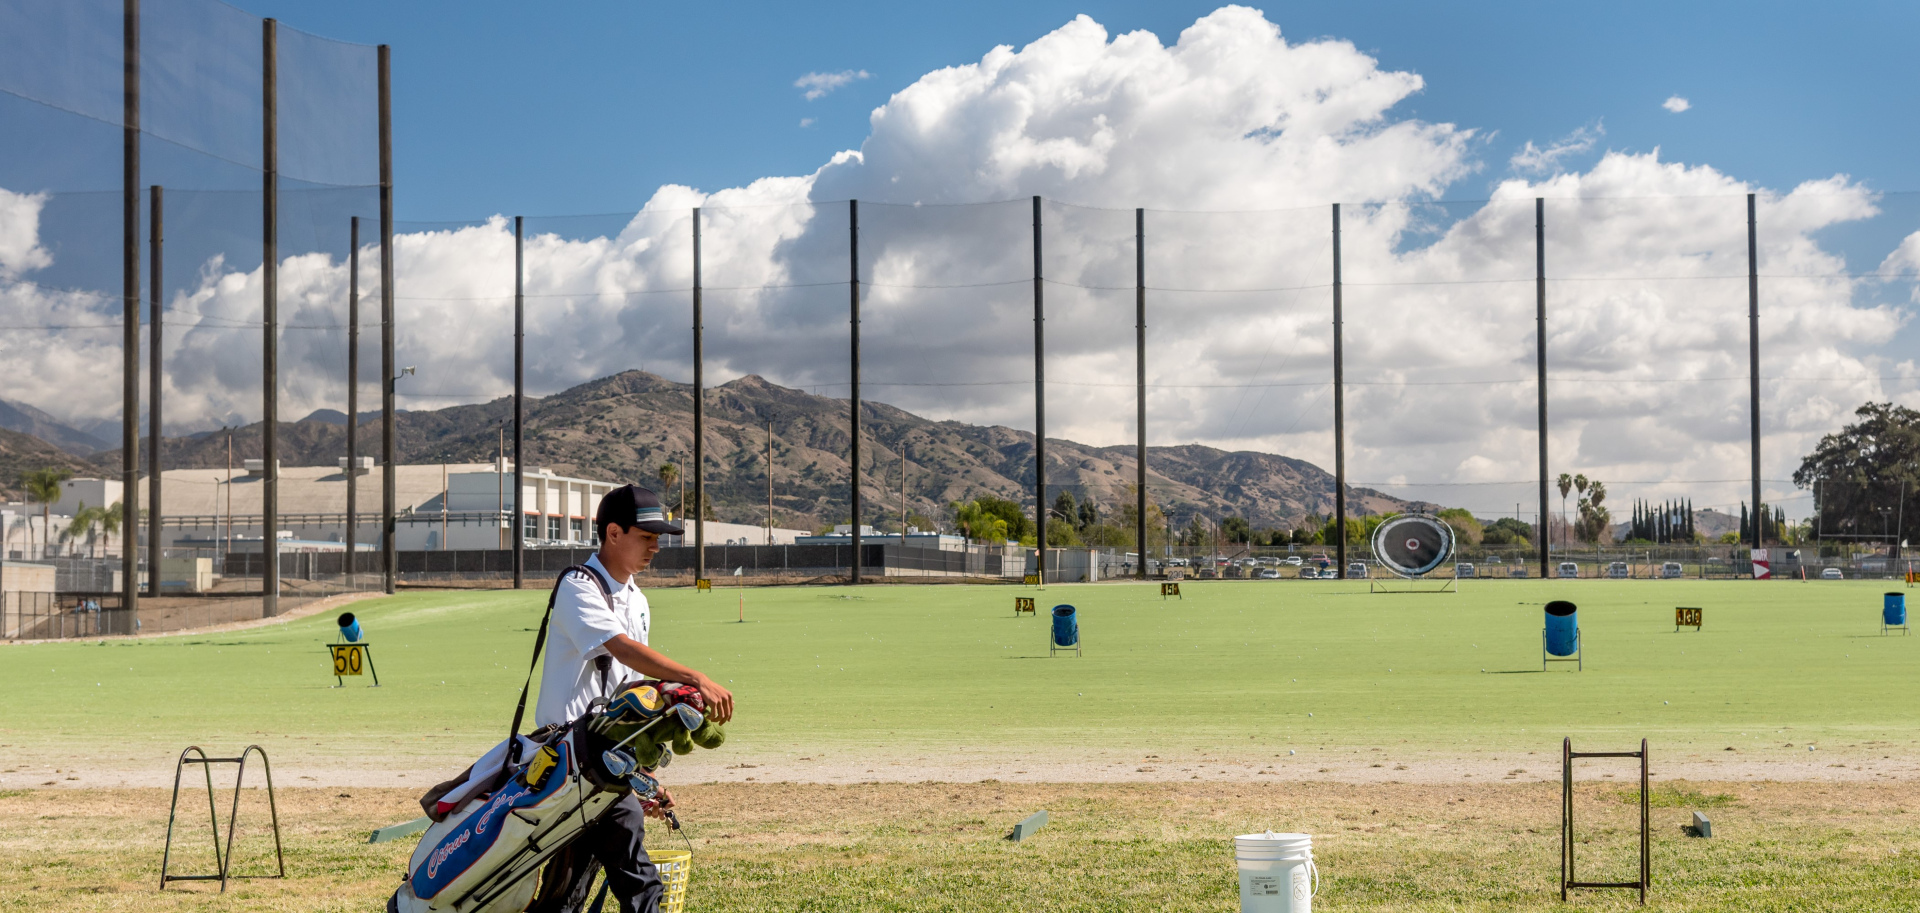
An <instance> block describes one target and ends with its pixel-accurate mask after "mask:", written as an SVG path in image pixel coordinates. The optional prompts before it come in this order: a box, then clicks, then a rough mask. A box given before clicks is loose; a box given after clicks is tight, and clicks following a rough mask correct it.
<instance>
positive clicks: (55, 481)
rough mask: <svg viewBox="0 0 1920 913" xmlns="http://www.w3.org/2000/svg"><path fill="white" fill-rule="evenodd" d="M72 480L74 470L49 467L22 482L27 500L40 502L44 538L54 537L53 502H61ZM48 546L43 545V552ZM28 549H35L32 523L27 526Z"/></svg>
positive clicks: (39, 470) (33, 472) (33, 473)
mask: <svg viewBox="0 0 1920 913" xmlns="http://www.w3.org/2000/svg"><path fill="white" fill-rule="evenodd" d="M71 478H73V472H72V470H67V469H54V468H51V467H49V468H46V469H36V470H34V471H32V472H29V473H27V474H26V476H25V477H24V478H22V479H21V480H20V482H21V484H22V485H24V486H25V487H26V489H27V500H29V501H38V502H40V534H41V536H43V537H47V538H51V537H52V529H53V527H52V523H53V502H55V501H58V500H60V490H61V488H62V487H64V486H65V485H66V483H67V480H68V479H71ZM47 544H48V543H46V542H42V543H41V550H42V551H45V549H46V547H47ZM27 548H28V550H29V551H31V550H32V549H33V524H31V523H29V524H27ZM41 557H45V555H42V556H41Z"/></svg>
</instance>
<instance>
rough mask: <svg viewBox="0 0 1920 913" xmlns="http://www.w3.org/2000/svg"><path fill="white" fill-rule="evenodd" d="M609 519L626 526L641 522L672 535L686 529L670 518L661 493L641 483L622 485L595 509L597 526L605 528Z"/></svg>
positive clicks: (610, 521) (651, 529)
mask: <svg viewBox="0 0 1920 913" xmlns="http://www.w3.org/2000/svg"><path fill="white" fill-rule="evenodd" d="M609 523H618V524H620V527H621V528H622V529H625V528H627V527H633V526H637V527H639V528H641V529H644V530H646V531H647V532H650V533H657V534H661V535H668V536H680V535H685V533H686V531H685V530H683V529H681V528H680V527H679V526H678V525H676V524H675V523H674V522H673V521H672V520H671V519H669V517H668V514H667V509H666V507H665V506H663V505H662V504H661V503H660V496H659V495H657V494H654V493H653V492H652V491H649V490H647V489H645V488H641V487H640V486H638V485H622V486H620V487H619V488H616V489H614V490H612V491H609V492H607V495H606V497H604V498H601V499H600V509H599V510H596V511H594V513H593V528H594V529H595V530H596V531H603V530H605V529H606V528H607V524H609Z"/></svg>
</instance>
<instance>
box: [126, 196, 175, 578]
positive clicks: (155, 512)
mask: <svg viewBox="0 0 1920 913" xmlns="http://www.w3.org/2000/svg"><path fill="white" fill-rule="evenodd" d="M149 192H150V196H149V199H148V203H147V245H148V246H149V247H151V248H152V250H150V251H148V259H149V260H150V261H151V262H150V263H149V264H148V267H147V276H148V279H147V288H148V289H149V291H148V293H147V301H148V310H147V330H148V333H147V349H148V352H147V433H148V434H150V435H152V438H151V439H150V440H151V442H152V446H149V447H148V448H147V595H149V596H158V595H160V520H161V518H162V517H165V516H166V514H164V513H161V512H160V478H161V476H160V444H161V442H162V441H164V440H165V438H164V437H163V436H162V434H161V430H160V429H161V428H162V427H164V425H163V423H162V422H161V420H160V416H161V408H160V406H161V399H162V396H161V392H162V391H161V385H162V383H163V379H164V378H165V376H166V375H165V373H164V371H163V370H162V367H161V352H162V351H163V349H162V341H161V328H162V324H163V320H164V318H163V317H162V315H161V312H162V309H163V306H164V304H165V302H166V296H165V294H164V293H163V292H162V291H161V289H162V288H164V286H163V285H162V281H161V280H162V278H163V276H162V272H163V270H162V266H161V252H162V250H164V248H165V245H166V239H165V237H166V236H165V234H164V233H163V232H162V228H163V227H164V225H165V221H164V217H163V215H162V205H161V204H162V202H163V200H162V198H163V197H164V196H165V193H166V191H164V190H163V189H161V187H160V185H159V184H155V185H153V187H152V188H150V191H149ZM135 500H136V498H135V497H134V496H133V492H131V491H129V492H128V493H127V498H126V500H125V502H123V503H125V504H127V505H128V509H127V511H126V515H125V517H123V518H122V522H125V523H133V522H134V519H133V517H134V514H133V511H132V509H131V508H132V505H133V503H134V502H135Z"/></svg>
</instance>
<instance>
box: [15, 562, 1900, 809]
mask: <svg viewBox="0 0 1920 913" xmlns="http://www.w3.org/2000/svg"><path fill="white" fill-rule="evenodd" d="M1887 586H1888V584H1876V583H1872V582H1867V583H1857V582H1851V581H1848V582H1816V583H1798V582H1794V583H1787V582H1778V583H1755V582H1739V581H1733V582H1700V581H1604V580H1602V581H1574V582H1564V583H1562V582H1518V581H1514V582H1509V581H1487V582H1483V583H1475V582H1468V583H1467V584H1466V585H1465V586H1464V587H1463V591H1462V592H1461V593H1459V594H1457V595H1451V594H1443V595H1420V596H1414V595H1368V594H1367V593H1366V588H1365V585H1364V584H1356V583H1341V582H1295V581H1281V582H1252V581H1247V582H1241V581H1221V582H1212V583H1194V582H1190V583H1188V584H1186V586H1185V591H1186V596H1185V598H1184V599H1178V600H1162V598H1161V597H1160V596H1159V594H1158V588H1157V587H1154V586H1151V585H1139V584H1099V585H1083V586H1054V587H1049V588H1047V589H1046V590H1044V591H1038V592H1036V591H1032V590H1027V589H1024V588H1017V587H1011V586H1009V587H981V586H871V587H865V588H861V589H858V590H850V589H848V588H826V587H812V588H807V587H797V588H779V589H773V588H769V589H747V590H744V591H743V592H742V593H736V592H734V591H728V590H721V591H716V592H712V593H706V594H701V593H697V592H695V591H693V590H690V589H675V590H656V591H653V592H652V593H651V594H650V597H651V599H652V602H653V606H654V611H655V619H654V625H653V641H654V643H655V644H656V645H657V646H659V647H661V648H663V649H665V650H667V651H668V652H669V653H670V655H672V656H673V657H675V658H677V659H680V660H682V661H684V662H687V663H689V664H691V665H694V666H695V667H697V668H700V669H703V670H706V671H708V672H709V673H711V674H713V675H715V676H716V677H717V678H719V679H720V680H721V681H722V682H724V683H729V686H730V687H731V688H733V690H734V691H735V693H736V695H737V697H738V701H739V712H738V718H737V720H736V721H735V723H734V725H733V726H732V727H730V741H729V743H728V748H727V751H728V752H730V753H731V754H732V755H733V756H736V757H742V756H747V755H751V754H753V753H755V752H767V753H781V754H789V753H791V754H806V753H809V752H814V751H822V750H827V749H839V750H847V749H858V750H861V751H869V752H881V753H886V752H898V753H907V752H925V751H929V750H939V749H994V750H1017V751H1034V752H1048V751H1053V752H1067V753H1071V752H1072V751H1073V750H1075V749H1078V748H1101V749H1112V750H1116V751H1123V752H1133V751H1140V752H1146V751H1152V750H1156V749H1162V748H1164V749H1169V750H1182V751H1184V750H1192V749H1205V750H1209V751H1216V752H1233V751H1238V750H1242V749H1244V750H1245V751H1246V752H1248V753H1252V754H1256V755H1267V756H1271V754H1272V753H1273V752H1278V751H1282V750H1285V749H1315V748H1329V747H1340V746H1368V745H1394V746H1401V747H1403V748H1404V750H1408V751H1425V752H1428V753H1430V754H1440V755H1449V754H1457V755H1461V756H1468V755H1474V754H1476V753H1485V752H1506V751H1512V750H1516V749H1525V750H1540V751H1547V750H1553V751H1557V750H1558V747H1559V741H1560V739H1561V737H1562V736H1566V735H1571V736H1572V737H1573V738H1574V739H1575V743H1576V745H1577V746H1582V747H1584V746H1595V747H1622V748H1624V747H1627V746H1628V745H1630V744H1634V743H1637V742H1638V740H1639V739H1640V738H1643V737H1644V738H1648V739H1650V740H1651V741H1652V743H1653V744H1654V745H1655V746H1656V750H1657V751H1661V752H1668V753H1669V754H1668V755H1667V756H1668V757H1672V756H1673V755H1672V754H1671V753H1672V752H1676V751H1682V750H1687V749H1701V750H1713V751H1719V750H1721V749H1722V748H1724V747H1737V748H1738V749H1740V750H1741V751H1748V752H1758V753H1760V755H1759V756H1762V757H1764V756H1766V755H1767V753H1775V754H1777V755H1780V756H1786V755H1789V754H1790V752H1792V751H1804V750H1805V748H1804V746H1805V745H1806V744H1808V743H1817V744H1820V745H1821V746H1822V747H1823V748H1829V747H1830V748H1833V749H1841V748H1844V747H1846V746H1849V745H1853V746H1858V745H1860V744H1862V743H1866V742H1872V743H1875V744H1874V746H1873V749H1872V750H1873V753H1874V754H1875V755H1876V756H1878V755H1879V754H1881V753H1882V752H1883V751H1886V752H1887V753H1892V752H1893V751H1897V752H1899V753H1902V754H1908V753H1911V752H1912V751H1914V740H1915V738H1916V737H1917V736H1920V732H1916V730H1917V729H1920V709H1916V706H1915V702H1914V701H1913V694H1912V691H1913V685H1914V683H1915V682H1916V681H1920V638H1909V637H1900V636H1889V637H1883V636H1881V635H1880V632H1879V605H1880V594H1881V592H1882V590H1884V589H1885V588H1886V587H1887ZM742 595H744V599H745V605H746V608H745V612H746V617H747V621H746V623H744V624H742V623H739V622H737V621H736V617H737V612H738V611H739V609H738V600H739V599H740V598H741V597H742ZM1017 595H1035V596H1038V597H1039V600H1040V604H1041V606H1042V609H1041V611H1042V617H1041V618H1037V619H1036V618H1033V617H1020V618H1016V617H1014V615H1013V611H1012V605H1013V599H1014V597H1015V596H1017ZM1549 598H1566V599H1571V600H1573V601H1575V602H1577V603H1578V604H1579V605H1580V624H1581V629H1582V631H1583V636H1584V646H1585V650H1586V653H1587V659H1586V666H1585V670H1584V671H1578V672H1576V671H1575V670H1574V668H1573V667H1572V666H1571V665H1564V666H1563V665H1557V664H1556V665H1555V666H1554V667H1553V668H1552V669H1551V671H1548V672H1545V673H1543V672H1541V671H1540V628H1541V604H1542V603H1544V602H1545V601H1546V600H1547V599H1549ZM544 603H545V593H544V592H540V591H522V592H519V593H514V592H502V591H495V592H419V593H404V594H402V595H399V596H396V597H392V598H386V599H377V600H370V601H363V602H360V603H356V604H354V605H353V607H352V608H353V610H354V611H355V613H356V614H358V615H359V616H360V618H361V620H362V624H363V625H364V627H365V629H366V631H367V637H368V639H369V641H370V643H371V644H372V645H373V654H374V660H375V664H376V666H377V668H378V670H379V672H380V680H381V685H382V687H380V688H378V689H372V688H368V687H365V686H366V685H367V684H370V681H371V680H370V679H368V678H362V679H360V680H357V681H356V680H354V679H351V678H349V679H347V686H346V687H345V688H334V687H333V685H334V679H333V677H332V676H331V675H330V674H329V670H330V662H329V660H328V656H327V653H326V651H325V649H324V645H325V644H327V643H329V642H331V641H332V640H334V639H335V637H336V631H335V628H334V625H333V613H331V612H329V613H325V614H324V615H322V616H316V617H309V618H305V619H299V620H296V621H292V622H289V623H286V624H283V625H273V626H269V627H264V628H258V629H253V630H243V631H234V632H227V633H215V634H202V635H181V636H173V637H155V638H145V639H121V640H106V641H89V642H78V643H71V642H69V643H41V644H15V645H8V646H0V693H4V694H5V695H6V699H5V705H4V706H5V708H6V709H5V712H4V714H3V715H0V743H6V744H9V745H10V746H11V747H12V750H13V752H14V753H15V755H16V757H19V756H22V755H21V754H20V753H21V752H22V751H25V752H26V753H27V756H32V755H33V754H34V753H36V752H40V751H42V750H46V749H51V750H54V751H56V752H57V753H58V754H59V755H60V756H62V757H68V758H74V757H78V758H80V759H83V760H85V759H92V760H98V761H102V762H111V763H112V764H114V765H120V766H125V765H129V764H144V765H147V766H152V765H154V764H159V765H163V766H164V765H167V764H168V762H170V761H171V759H172V757H173V755H174V754H175V753H177V752H178V750H179V749H180V747H182V746H184V745H187V744H202V745H207V746H209V747H220V748H224V747H226V746H233V747H236V748H237V747H238V746H239V745H243V744H246V743H248V742H260V743H262V744H264V745H267V746H268V747H269V749H270V750H271V751H272V752H273V753H274V761H275V762H276V764H278V765H282V766H291V765H298V764H302V763H321V762H325V763H328V764H335V765H337V764H341V763H348V764H351V763H361V764H371V765H380V764H388V766H392V764H391V763H390V762H395V761H407V762H408V763H411V764H413V765H415V766H419V765H421V764H424V765H426V766H430V767H441V766H444V767H445V768H447V769H449V770H452V769H457V768H458V767H459V766H461V765H463V764H464V763H465V761H466V760H469V759H471V758H472V757H473V756H474V755H475V754H476V753H477V752H478V751H480V750H482V749H484V748H485V747H486V746H487V745H490V744H492V743H494V742H495V741H497V740H498V739H499V738H500V737H501V736H502V735H503V733H504V730H505V728H506V723H507V721H508V719H509V717H510V716H511V713H512V709H513V702H514V699H515V698H516V697H517V695H518V691H519V687H520V684H521V681H522V679H523V677H524V676H525V674H526V664H527V661H528V659H529V652H530V649H531V641H532V639H533V631H534V629H535V628H536V627H537V625H538V624H539V620H540V612H541V610H542V608H543V606H544ZM1058 603H1072V604H1074V605H1077V606H1078V607H1079V616H1080V630H1081V633H1082V639H1083V643H1084V650H1085V652H1084V655H1082V656H1078V657H1075V656H1072V655H1062V656H1055V657H1051V658H1050V657H1049V656H1048V651H1047V649H1046V630H1047V623H1048V620H1047V619H1046V618H1045V615H1044V613H1045V612H1046V607H1048V606H1051V605H1054V604H1058ZM1676 605H1688V606H1701V607H1703V608H1704V609H1705V613H1706V624H1705V627H1704V629H1703V630H1701V631H1699V632H1695V631H1694V630H1693V629H1691V628H1688V629H1684V630H1682V631H1680V632H1679V633H1675V631H1674V628H1673V624H1672V622H1673V608H1674V607H1675V606H1676ZM1309 714H1311V716H1309ZM107 733H111V735H110V736H109V735H107ZM1789 742H1791V743H1795V745H1796V746H1798V747H1796V748H1794V749H1788V748H1786V747H1784V746H1785V745H1786V743H1789ZM1303 754H1304V751H1303ZM1752 756H1753V755H1748V756H1747V757H1752ZM1658 757H1659V755H1656V760H1657V759H1658ZM1802 760H1805V759H1804V757H1803V758H1802ZM9 766H11V765H9ZM47 766H49V767H59V766H63V765H59V764H48V765H47ZM21 785H37V781H36V782H32V783H28V782H25V781H23V780H22V779H21V778H20V776H19V775H18V774H0V788H4V787H18V786H21ZM107 785H111V784H107Z"/></svg>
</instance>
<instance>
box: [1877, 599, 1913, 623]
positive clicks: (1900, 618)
mask: <svg viewBox="0 0 1920 913" xmlns="http://www.w3.org/2000/svg"><path fill="white" fill-rule="evenodd" d="M1880 617H1881V618H1883V619H1885V620H1886V624H1887V626H1888V627H1898V626H1900V625H1904V624H1906V623H1907V594H1905V593H1888V594H1887V598H1886V603H1885V604H1884V605H1882V606H1881V608H1880Z"/></svg>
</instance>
